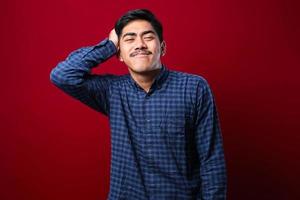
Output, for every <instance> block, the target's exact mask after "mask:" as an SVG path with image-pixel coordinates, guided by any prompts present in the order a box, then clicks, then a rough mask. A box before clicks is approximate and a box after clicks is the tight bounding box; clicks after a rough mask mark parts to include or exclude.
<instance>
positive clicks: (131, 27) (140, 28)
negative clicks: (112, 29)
mask: <svg viewBox="0 0 300 200" xmlns="http://www.w3.org/2000/svg"><path fill="white" fill-rule="evenodd" d="M149 30H151V31H153V32H154V33H156V32H155V30H154V28H153V27H152V25H151V24H150V22H148V21H146V20H134V21H131V22H129V23H128V24H127V25H126V26H124V28H123V30H122V35H124V34H126V33H136V34H139V33H142V32H144V31H149Z"/></svg>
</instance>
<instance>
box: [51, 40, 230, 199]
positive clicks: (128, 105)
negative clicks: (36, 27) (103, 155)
mask: <svg viewBox="0 0 300 200" xmlns="http://www.w3.org/2000/svg"><path fill="white" fill-rule="evenodd" d="M116 51H117V49H116V47H115V45H114V44H113V42H112V41H110V40H108V39H105V40H103V41H102V42H100V43H99V44H97V45H95V46H91V47H84V48H80V49H78V50H76V51H74V52H72V53H71V54H70V55H69V56H68V57H67V59H66V60H64V61H62V62H60V63H59V64H58V65H57V66H56V67H55V68H54V69H53V70H52V72H51V75H50V76H51V81H52V82H53V83H54V84H55V85H56V86H58V87H59V88H60V89H62V90H63V91H64V92H66V93H67V94H69V95H71V96H73V97H74V98H76V99H78V100H80V101H81V102H83V103H84V104H86V105H88V106H90V107H91V108H93V109H95V110H96V111H99V112H101V113H103V114H104V115H107V116H108V117H109V121H110V128H111V171H110V176H111V177H110V191H109V195H108V199H109V200H125V199H126V200H194V199H198V200H200V199H201V200H224V199H225V198H226V170H225V161H224V153H223V147H222V137H221V132H220V127H219V121H218V116H217V111H216V106H215V102H214V98H213V95H212V92H211V90H210V87H209V85H208V84H207V82H206V81H205V79H204V78H202V77H201V76H198V75H191V74H187V73H183V72H178V71H172V70H169V69H168V68H167V67H166V66H164V65H163V66H162V68H161V70H160V72H159V74H158V75H157V76H156V78H155V81H154V83H153V84H152V86H151V88H150V90H149V91H148V92H146V91H144V90H143V89H142V88H141V87H140V86H139V85H138V84H137V83H136V82H135V81H134V80H133V78H132V77H131V76H130V75H129V74H126V75H122V76H116V75H108V74H106V75H96V74H92V73H91V69H92V68H93V67H96V66H97V65H98V64H100V63H102V62H104V61H105V60H107V59H108V58H110V57H111V56H113V55H114V54H116Z"/></svg>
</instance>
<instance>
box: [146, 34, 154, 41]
mask: <svg viewBox="0 0 300 200" xmlns="http://www.w3.org/2000/svg"><path fill="white" fill-rule="evenodd" d="M144 39H145V40H146V41H150V40H153V39H154V37H153V36H151V35H149V36H145V37H144Z"/></svg>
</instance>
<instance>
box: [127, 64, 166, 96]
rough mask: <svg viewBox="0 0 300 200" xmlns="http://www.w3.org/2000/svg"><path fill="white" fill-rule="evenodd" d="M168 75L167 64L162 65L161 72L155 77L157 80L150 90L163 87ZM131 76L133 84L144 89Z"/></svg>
mask: <svg viewBox="0 0 300 200" xmlns="http://www.w3.org/2000/svg"><path fill="white" fill-rule="evenodd" d="M168 75H169V70H168V69H167V67H166V66H164V65H162V67H161V69H160V72H159V74H158V75H157V76H156V77H155V80H154V82H153V84H152V86H151V89H150V91H151V90H154V89H160V88H162V85H163V83H164V82H165V81H166V79H167V77H168ZM129 77H130V82H131V84H133V85H134V86H135V87H136V88H138V89H142V88H141V87H140V86H139V85H138V84H137V83H136V82H135V80H134V79H133V78H132V77H131V76H130V75H129Z"/></svg>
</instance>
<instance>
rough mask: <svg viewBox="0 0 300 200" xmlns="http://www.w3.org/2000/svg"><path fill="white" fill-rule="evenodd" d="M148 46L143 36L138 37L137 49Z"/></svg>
mask: <svg viewBox="0 0 300 200" xmlns="http://www.w3.org/2000/svg"><path fill="white" fill-rule="evenodd" d="M146 48H147V45H146V43H145V41H144V40H143V38H141V37H138V38H137V39H136V47H135V50H138V49H146Z"/></svg>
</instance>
